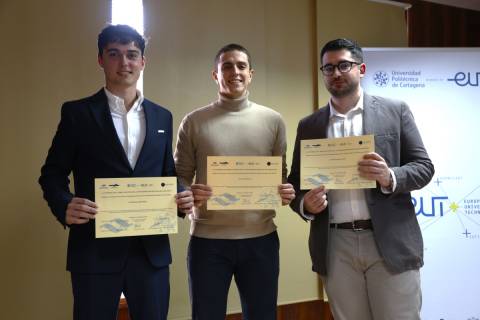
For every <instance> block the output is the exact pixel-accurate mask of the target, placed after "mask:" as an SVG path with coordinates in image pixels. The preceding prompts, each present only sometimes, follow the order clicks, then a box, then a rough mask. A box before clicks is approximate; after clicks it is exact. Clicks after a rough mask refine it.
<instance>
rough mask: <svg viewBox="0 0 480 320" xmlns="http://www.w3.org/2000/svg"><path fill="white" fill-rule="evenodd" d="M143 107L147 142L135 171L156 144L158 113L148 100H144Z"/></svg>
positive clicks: (144, 143) (144, 142)
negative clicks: (153, 144)
mask: <svg viewBox="0 0 480 320" xmlns="http://www.w3.org/2000/svg"><path fill="white" fill-rule="evenodd" d="M142 106H143V111H144V113H145V140H144V141H143V146H142V150H140V154H139V155H138V159H137V163H136V164H135V168H134V170H136V169H137V167H138V166H139V165H141V164H142V163H143V161H144V158H145V157H146V154H147V152H148V150H149V149H150V148H151V147H152V143H154V142H155V137H156V132H155V128H156V126H155V125H154V123H156V119H157V112H156V111H155V108H154V107H153V106H152V105H151V104H150V102H149V101H148V100H146V99H144V100H143V103H142Z"/></svg>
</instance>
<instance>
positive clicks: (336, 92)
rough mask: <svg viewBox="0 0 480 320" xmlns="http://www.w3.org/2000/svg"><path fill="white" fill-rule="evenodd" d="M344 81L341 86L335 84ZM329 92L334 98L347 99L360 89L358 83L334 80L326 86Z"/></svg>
mask: <svg viewBox="0 0 480 320" xmlns="http://www.w3.org/2000/svg"><path fill="white" fill-rule="evenodd" d="M338 81H342V82H341V83H340V84H341V85H340V86H338V85H335V82H338ZM326 87H327V90H328V92H330V94H331V95H332V97H335V98H343V97H346V96H348V95H350V94H352V93H354V92H355V91H356V90H357V87H358V82H357V83H355V82H351V81H348V80H345V79H343V80H338V79H334V80H332V81H330V82H328V83H327V85H326Z"/></svg>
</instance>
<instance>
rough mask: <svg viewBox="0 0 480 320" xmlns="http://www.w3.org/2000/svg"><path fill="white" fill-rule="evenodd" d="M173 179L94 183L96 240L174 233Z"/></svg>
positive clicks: (111, 180) (175, 185)
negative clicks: (96, 210) (96, 211)
mask: <svg viewBox="0 0 480 320" xmlns="http://www.w3.org/2000/svg"><path fill="white" fill-rule="evenodd" d="M176 193H177V178H176V177H152V178H150V177H149V178H111V179H110V178H107V179H105V178H98V179H95V202H96V203H97V205H98V213H97V214H96V216H95V237H96V238H111V237H127V236H143V235H156V234H167V233H177V229H178V227H177V204H176V202H175V194H176Z"/></svg>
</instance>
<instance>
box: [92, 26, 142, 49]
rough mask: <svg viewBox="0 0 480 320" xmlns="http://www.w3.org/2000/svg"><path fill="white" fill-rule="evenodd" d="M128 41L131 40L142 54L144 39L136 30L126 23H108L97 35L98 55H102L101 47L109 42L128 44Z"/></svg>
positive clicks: (103, 47)
mask: <svg viewBox="0 0 480 320" xmlns="http://www.w3.org/2000/svg"><path fill="white" fill-rule="evenodd" d="M130 42H133V43H134V44H135V46H136V47H138V48H139V49H140V51H141V52H142V56H143V55H144V53H145V43H146V41H145V38H144V37H143V36H142V35H141V34H140V33H138V32H137V30H135V29H134V28H132V27H130V26H128V25H126V24H116V25H113V24H112V25H109V26H107V27H105V28H103V30H102V31H101V32H100V34H99V35H98V55H99V56H101V55H102V53H103V49H105V47H106V46H107V45H108V44H109V43H121V44H129V43H130Z"/></svg>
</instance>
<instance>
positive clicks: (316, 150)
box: [300, 135, 376, 190]
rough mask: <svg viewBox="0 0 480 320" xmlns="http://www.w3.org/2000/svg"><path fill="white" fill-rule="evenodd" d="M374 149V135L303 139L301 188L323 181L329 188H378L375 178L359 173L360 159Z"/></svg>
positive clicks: (306, 188) (311, 186) (311, 187)
mask: <svg viewBox="0 0 480 320" xmlns="http://www.w3.org/2000/svg"><path fill="white" fill-rule="evenodd" d="M374 151H375V141H374V137H373V135H365V136H354V137H345V138H334V139H313V140H302V141H301V155H300V163H301V167H300V189H302V190H309V189H313V188H316V187H318V186H320V185H325V187H326V188H327V189H363V188H375V187H376V182H375V181H374V180H367V179H365V178H362V177H360V175H359V173H358V162H359V161H360V160H361V159H362V158H363V155H365V154H366V153H369V152H374Z"/></svg>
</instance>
